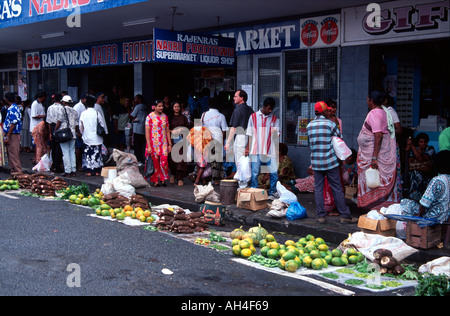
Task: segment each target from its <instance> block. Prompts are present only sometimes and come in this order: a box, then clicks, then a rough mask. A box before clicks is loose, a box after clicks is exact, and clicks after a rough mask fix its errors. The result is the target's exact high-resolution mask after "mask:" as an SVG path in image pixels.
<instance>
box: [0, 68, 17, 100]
mask: <svg viewBox="0 0 450 316" xmlns="http://www.w3.org/2000/svg"><path fill="white" fill-rule="evenodd" d="M0 81H1V86H2V93H3V94H2V95H3V96H4V95H5V93H7V92H13V93H17V92H18V73H17V71H5V72H0Z"/></svg>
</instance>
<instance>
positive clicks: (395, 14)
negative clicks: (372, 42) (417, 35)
mask: <svg viewBox="0 0 450 316" xmlns="http://www.w3.org/2000/svg"><path fill="white" fill-rule="evenodd" d="M449 10H450V1H449V0H446V1H442V2H434V3H425V4H419V5H416V6H412V5H407V6H403V7H395V8H393V9H392V10H389V9H385V10H381V11H380V12H379V14H380V17H381V19H380V21H379V23H378V25H372V24H373V23H370V22H371V21H372V19H373V12H370V13H368V14H367V15H366V16H365V17H364V19H363V28H364V31H365V32H367V33H368V34H371V35H380V34H386V33H388V32H390V31H391V30H392V31H394V32H396V33H400V32H411V31H414V30H418V31H420V30H429V29H437V28H438V27H439V22H440V21H441V22H445V21H448V11H449ZM414 14H416V15H417V19H416V20H415V21H413V15H414Z"/></svg>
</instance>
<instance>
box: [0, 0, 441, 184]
mask: <svg viewBox="0 0 450 316" xmlns="http://www.w3.org/2000/svg"><path fill="white" fill-rule="evenodd" d="M66 2H68V1H66ZM66 2H64V1H53V2H51V1H50V2H49V1H39V0H36V1H34V0H32V1H17V0H16V1H12V2H11V4H13V5H16V6H14V8H13V7H8V9H5V7H4V5H3V8H2V12H3V13H2V16H1V17H2V19H3V20H2V22H1V23H2V24H1V25H2V26H1V27H2V28H5V27H18V28H19V27H20V26H21V25H23V24H27V23H37V24H36V25H37V26H39V23H45V17H46V16H48V19H55V18H60V17H63V16H64V17H67V10H68V8H64V5H65V3H66ZM142 2H146V1H143V0H129V1H121V2H120V3H121V4H122V5H130V7H131V8H132V7H133V6H134V5H135V6H136V8H138V7H137V6H139V5H142V4H141V3H142ZM449 2H450V1H448V0H447V1H436V0H435V1H432V0H413V1H391V2H381V3H379V5H378V6H375V7H369V6H368V5H369V2H367V4H361V5H359V6H354V7H341V8H333V9H330V8H328V7H326V6H325V5H324V6H323V7H322V9H321V10H320V11H317V12H314V13H308V14H302V9H301V7H299V9H298V12H292V13H293V14H296V15H295V16H294V17H292V16H293V14H290V15H289V17H287V18H279V17H277V18H273V19H271V20H265V21H264V22H252V21H247V22H246V23H240V24H236V25H228V26H226V27H220V26H217V27H216V26H212V25H211V26H210V27H209V28H201V29H196V30H195V31H194V32H185V31H183V32H177V31H174V32H171V31H167V30H163V29H158V28H154V29H152V30H149V31H148V32H147V35H146V36H139V37H134V36H133V35H132V34H130V36H129V38H127V39H125V40H124V39H123V38H120V39H117V40H110V41H104V40H103V41H101V42H94V43H93V42H85V43H81V44H78V45H64V46H63V47H55V46H52V47H48V48H41V49H36V50H18V51H15V52H11V53H6V54H2V55H0V73H1V79H2V86H3V90H2V91H3V92H8V91H12V92H16V93H18V94H19V95H21V96H22V97H28V98H32V96H33V95H34V94H35V93H36V92H37V91H39V90H46V91H48V92H50V93H51V92H56V91H62V90H66V91H68V92H69V94H71V95H72V96H73V98H74V99H77V98H78V97H79V96H80V95H81V94H83V93H86V92H88V91H89V90H90V89H92V90H94V91H100V90H102V92H105V93H106V92H108V91H104V90H105V89H110V88H111V87H112V86H113V85H121V86H124V87H125V88H126V90H128V93H129V94H138V93H141V94H143V95H144V97H145V98H146V99H147V100H150V101H149V102H151V100H154V99H155V98H162V97H163V96H165V95H169V96H175V95H183V96H184V95H186V94H187V93H189V92H190V91H194V92H195V93H196V94H197V96H199V95H200V93H201V91H202V88H205V87H206V88H209V90H210V93H211V95H220V96H221V97H222V98H223V100H225V101H231V100H232V95H233V93H234V91H235V90H236V89H240V88H242V89H244V90H246V91H247V93H248V94H249V97H250V98H249V101H248V104H249V105H251V106H252V107H253V108H254V109H255V110H257V109H258V108H259V106H260V105H261V104H262V102H263V100H264V99H265V98H266V97H268V96H271V97H274V98H275V99H276V103H277V105H278V108H277V109H276V113H277V115H278V116H279V117H280V119H281V127H282V139H281V141H282V142H284V143H286V144H288V145H289V156H290V157H291V158H292V159H293V160H294V161H296V164H295V165H296V170H295V171H296V174H297V175H298V176H305V175H306V170H307V168H308V166H309V159H305V157H308V158H309V147H308V138H307V135H306V125H307V123H308V122H309V121H310V120H311V119H313V118H314V110H313V106H314V104H315V102H317V101H320V100H326V99H328V98H330V99H334V100H336V101H337V103H338V117H339V118H341V120H342V125H343V135H344V138H345V140H346V142H347V144H348V145H349V147H352V148H355V149H357V146H358V145H357V141H356V138H357V136H358V134H359V131H360V129H361V126H362V124H363V121H364V119H365V116H366V114H367V104H366V98H367V94H368V92H369V91H370V90H372V89H379V90H385V91H386V92H387V93H389V94H390V96H391V97H392V98H393V99H394V101H395V106H394V108H396V110H397V112H398V114H399V117H400V119H401V123H402V125H403V126H404V127H409V128H414V129H415V130H416V131H426V132H427V133H428V134H429V135H430V139H431V144H432V145H434V146H435V147H436V145H437V142H436V141H437V135H438V133H439V131H440V130H442V128H444V127H447V120H448V119H449V118H450V98H449V96H450V82H449V79H448V75H447V74H448V73H449V71H450V65H449V64H450V62H449V61H448V58H447V57H446V52H448V51H449V48H450V47H449V46H450V22H449V10H450V5H449ZM19 3H21V4H22V9H21V12H20V13H19V9H18V6H17V5H18V4H19ZM57 3H58V4H61V5H62V6H61V8H59V7H58V6H57ZM27 5H28V7H27ZM118 5H119V4H117V3H115V4H112V2H108V1H105V2H103V1H89V0H84V1H78V2H77V6H75V9H76V8H78V10H80V11H79V13H80V12H81V13H86V14H96V13H98V12H100V13H101V12H103V11H107V10H108V9H111V7H114V6H118ZM50 9H51V10H50ZM64 9H65V10H66V11H65V12H64ZM8 10H9V11H8ZM8 12H9V15H8ZM71 12H72V11H70V12H69V13H71ZM73 12H76V11H73ZM174 12H175V11H174ZM71 14H73V13H71ZM76 17H77V16H76V15H74V16H73V23H76V22H77V20H76ZM42 21H43V22H42ZM68 21H69V20H68ZM0 34H1V29H0ZM48 35H49V36H57V34H51V33H50V34H48ZM217 35H220V37H216V36H217ZM219 41H220V43H219Z"/></svg>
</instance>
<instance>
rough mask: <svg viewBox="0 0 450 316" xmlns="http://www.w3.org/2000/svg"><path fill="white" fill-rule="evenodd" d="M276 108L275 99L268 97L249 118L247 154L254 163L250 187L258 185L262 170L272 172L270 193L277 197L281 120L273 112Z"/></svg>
mask: <svg viewBox="0 0 450 316" xmlns="http://www.w3.org/2000/svg"><path fill="white" fill-rule="evenodd" d="M274 108H275V100H274V99H273V98H270V97H269V98H267V99H265V100H264V103H263V107H262V109H261V110H259V111H258V112H256V113H253V114H252V115H251V116H250V119H249V120H248V127H247V136H249V137H250V138H251V139H250V141H249V144H248V145H247V148H246V150H245V154H246V155H250V158H251V164H252V179H251V182H250V187H252V188H257V187H258V176H259V174H260V172H261V171H263V172H264V171H266V172H264V173H267V172H268V173H270V189H269V195H270V196H271V197H273V198H277V197H278V196H277V182H278V162H277V157H278V144H279V129H280V125H279V120H278V118H277V117H276V116H275V115H274V114H273V113H272V111H273V109H274ZM262 165H265V166H267V169H266V170H261V166H262Z"/></svg>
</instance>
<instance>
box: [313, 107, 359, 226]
mask: <svg viewBox="0 0 450 316" xmlns="http://www.w3.org/2000/svg"><path fill="white" fill-rule="evenodd" d="M314 109H315V112H316V118H315V119H314V120H313V121H312V122H310V123H309V124H308V126H307V131H308V137H309V143H310V148H311V166H312V169H313V171H314V198H315V201H316V213H317V220H318V221H319V222H320V223H324V222H325V221H326V219H325V216H326V215H327V212H326V211H325V208H324V205H325V202H324V198H323V188H324V183H325V177H327V178H328V183H329V184H330V187H331V190H332V191H333V197H334V201H335V204H336V208H337V210H338V212H339V214H340V216H341V223H343V224H346V223H355V222H356V220H357V219H352V215H351V213H350V210H349V208H348V206H347V205H346V204H345V197H344V193H343V190H342V184H341V179H340V175H339V168H340V166H339V160H338V158H337V156H336V153H335V151H334V148H333V145H332V143H331V138H332V137H333V136H337V137H340V138H342V135H341V132H340V131H339V128H338V127H337V126H336V124H335V123H334V122H333V121H331V120H329V119H327V118H326V116H327V114H328V111H330V110H331V108H330V107H329V106H328V105H327V104H326V103H325V102H323V101H320V102H317V103H316V104H315V107H314Z"/></svg>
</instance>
